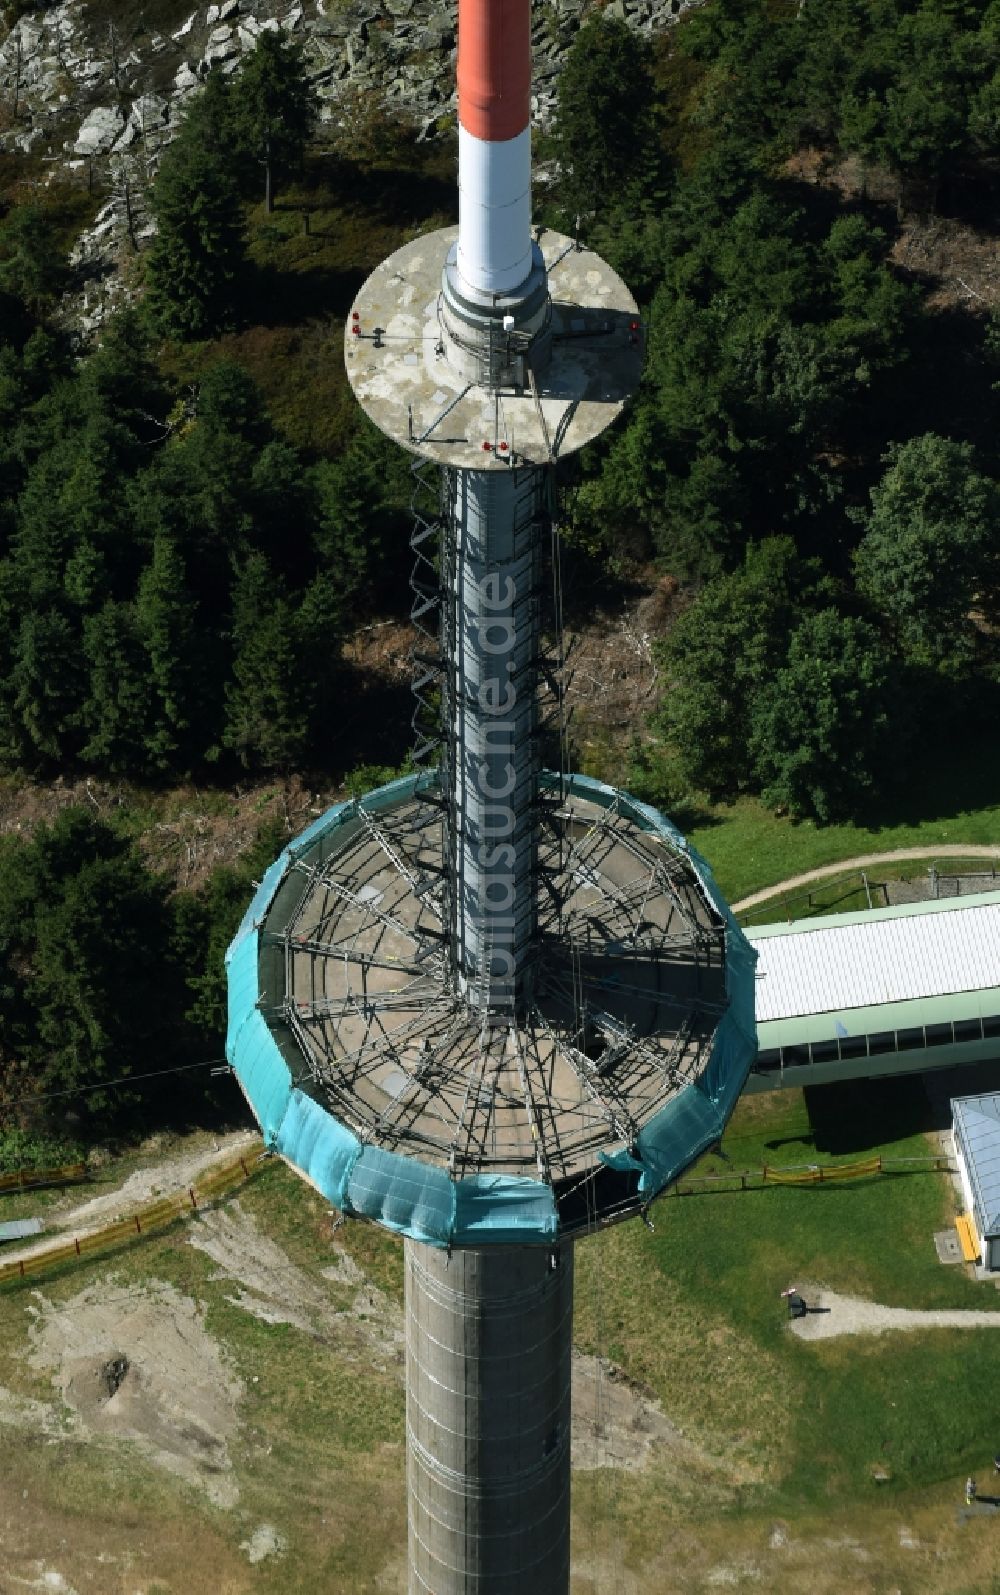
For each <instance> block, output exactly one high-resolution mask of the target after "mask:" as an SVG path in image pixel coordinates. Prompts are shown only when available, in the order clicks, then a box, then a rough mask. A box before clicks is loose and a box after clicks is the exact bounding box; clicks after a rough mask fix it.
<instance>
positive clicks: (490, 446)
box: [483, 438, 493, 454]
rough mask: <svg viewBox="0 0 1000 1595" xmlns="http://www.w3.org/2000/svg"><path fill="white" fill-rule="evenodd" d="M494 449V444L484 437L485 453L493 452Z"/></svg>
mask: <svg viewBox="0 0 1000 1595" xmlns="http://www.w3.org/2000/svg"><path fill="white" fill-rule="evenodd" d="M492 449H493V444H492V443H490V442H489V441H488V440H487V439H486V438H484V439H483V453H484V454H489V453H491V451H492Z"/></svg>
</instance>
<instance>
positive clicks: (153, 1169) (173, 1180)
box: [0, 1130, 259, 1263]
mask: <svg viewBox="0 0 1000 1595" xmlns="http://www.w3.org/2000/svg"><path fill="white" fill-rule="evenodd" d="M258 1140H259V1135H258V1132H257V1131H256V1130H236V1131H234V1132H233V1133H232V1134H230V1135H220V1136H217V1137H215V1138H214V1139H213V1140H212V1141H210V1142H209V1144H208V1145H207V1146H203V1147H201V1148H200V1149H199V1150H198V1151H196V1152H187V1153H181V1154H177V1153H175V1154H174V1155H173V1157H167V1158H165V1159H164V1160H163V1161H162V1162H160V1163H150V1164H147V1165H146V1166H145V1167H144V1168H141V1169H136V1170H135V1172H134V1173H133V1174H130V1175H129V1177H128V1179H127V1180H125V1181H123V1183H122V1184H121V1185H119V1186H117V1187H116V1188H115V1190H113V1191H105V1192H103V1193H102V1194H101V1195H100V1196H92V1197H91V1198H90V1199H89V1200H88V1201H86V1202H81V1203H80V1204H79V1206H77V1207H72V1208H69V1209H68V1210H67V1211H65V1212H54V1213H52V1214H51V1215H50V1222H51V1225H52V1230H50V1232H49V1234H48V1235H47V1236H46V1238H45V1240H43V1241H37V1242H35V1243H34V1244H32V1245H31V1246H20V1247H18V1248H17V1249H16V1250H8V1249H7V1248H6V1247H4V1248H3V1249H2V1251H0V1261H2V1262H4V1263H16V1262H17V1261H18V1260H19V1259H20V1258H22V1257H23V1258H24V1259H25V1260H27V1259H28V1258H29V1257H38V1256H40V1255H41V1254H42V1253H44V1252H47V1251H50V1250H51V1249H52V1248H53V1247H57V1246H64V1245H65V1244H66V1242H67V1241H71V1240H73V1239H74V1238H77V1239H79V1240H83V1238H84V1236H85V1235H92V1234H93V1233H94V1231H95V1230H99V1229H101V1228H102V1227H103V1226H104V1225H105V1224H108V1223H111V1222H112V1221H113V1220H114V1219H116V1218H122V1217H126V1216H127V1215H128V1214H129V1213H132V1212H134V1211H135V1210H136V1208H140V1207H144V1206H145V1205H146V1204H147V1203H148V1202H152V1201H155V1200H156V1198H157V1197H160V1196H172V1195H174V1194H175V1193H176V1192H178V1191H184V1190H186V1189H187V1187H188V1186H189V1185H193V1184H194V1182H195V1181H196V1180H197V1179H198V1178H199V1177H200V1176H201V1175H203V1174H204V1173H205V1172H206V1171H207V1170H208V1169H211V1168H213V1167H214V1166H215V1165H216V1164H217V1163H225V1162H228V1161H229V1159H230V1158H232V1157H233V1156H234V1155H238V1154H239V1153H240V1152H242V1151H244V1150H245V1149H246V1148H247V1147H249V1146H253V1145H254V1144H255V1143H257V1141H258ZM53 1230H54V1231H55V1232H56V1233H55V1234H53V1233H52V1231H53Z"/></svg>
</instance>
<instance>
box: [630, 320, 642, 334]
mask: <svg viewBox="0 0 1000 1595" xmlns="http://www.w3.org/2000/svg"><path fill="white" fill-rule="evenodd" d="M639 326H640V323H639V322H638V321H630V322H629V324H628V330H629V332H638V331H639Z"/></svg>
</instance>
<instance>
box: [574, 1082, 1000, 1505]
mask: <svg viewBox="0 0 1000 1595" xmlns="http://www.w3.org/2000/svg"><path fill="white" fill-rule="evenodd" d="M925 1122H926V1109H925V1106H924V1105H923V1104H922V1088H921V1085H920V1082H919V1080H915V1081H895V1082H885V1083H881V1084H880V1085H879V1087H878V1089H877V1090H875V1089H872V1088H869V1091H868V1093H867V1096H866V1097H865V1098H864V1099H863V1098H862V1095H861V1093H859V1092H857V1091H856V1090H854V1091H852V1090H843V1091H842V1090H841V1089H840V1088H830V1087H826V1088H824V1089H822V1090H818V1091H813V1092H812V1093H811V1096H810V1101H809V1103H808V1104H807V1103H806V1101H805V1099H804V1097H803V1094H802V1093H801V1092H792V1091H787V1092H783V1093H777V1092H776V1093H774V1094H772V1095H768V1096H761V1097H753V1098H750V1099H747V1100H746V1101H744V1102H742V1103H741V1104H740V1106H739V1107H738V1109H737V1112H736V1114H735V1116H734V1119H733V1121H732V1123H731V1125H730V1129H729V1132H728V1133H727V1136H726V1138H725V1140H724V1143H723V1149H724V1151H725V1152H726V1153H727V1154H728V1156H729V1158H730V1159H731V1165H727V1164H725V1163H723V1162H721V1161H720V1160H719V1159H705V1160H703V1163H702V1164H701V1165H700V1166H699V1169H698V1170H697V1171H696V1172H699V1173H701V1172H716V1171H722V1170H724V1169H727V1168H728V1167H730V1166H732V1167H735V1168H737V1169H739V1168H751V1167H759V1166H760V1165H761V1163H764V1162H769V1163H771V1164H779V1163H782V1164H801V1163H831V1162H836V1161H840V1160H843V1159H844V1158H847V1159H848V1160H849V1159H850V1158H851V1157H852V1156H853V1157H860V1156H866V1155H870V1154H871V1153H873V1152H875V1151H882V1152H883V1153H884V1154H886V1155H895V1156H896V1157H906V1156H920V1155H922V1154H925V1153H927V1152H928V1151H929V1150H930V1144H929V1142H928V1140H927V1138H926V1136H925V1134H924V1133H923V1130H922V1128H921V1125H922V1123H925ZM954 1209H955V1203H954V1197H953V1191H952V1187H951V1184H950V1182H949V1181H948V1179H947V1177H946V1176H943V1175H937V1174H930V1173H928V1174H914V1175H905V1176H898V1177H893V1176H882V1177H880V1178H879V1177H875V1178H873V1179H870V1180H866V1181H859V1182H857V1183H850V1184H846V1183H845V1184H841V1185H825V1186H811V1187H804V1188H798V1189H792V1188H787V1187H775V1188H770V1187H769V1188H765V1189H764V1190H759V1191H750V1192H748V1193H746V1194H740V1193H722V1194H720V1193H717V1192H712V1193H710V1194H705V1195H691V1196H684V1197H676V1196H673V1197H671V1196H667V1197H664V1198H661V1200H660V1201H659V1202H658V1203H657V1204H656V1205H655V1207H654V1209H653V1218H654V1222H655V1233H652V1234H650V1233H649V1232H648V1231H646V1230H644V1229H643V1228H642V1227H641V1226H640V1225H635V1224H632V1225H627V1226H623V1227H622V1228H620V1229H616V1230H612V1231H609V1232H608V1233H606V1234H605V1235H603V1236H600V1237H598V1238H597V1239H596V1240H590V1241H587V1242H586V1243H584V1244H583V1245H582V1246H581V1247H580V1249H579V1252H578V1268H579V1284H578V1294H577V1335H578V1339H579V1340H580V1341H581V1343H582V1344H585V1345H586V1346H587V1347H588V1348H589V1349H592V1350H596V1351H601V1352H602V1353H603V1354H604V1355H607V1356H609V1357H611V1358H612V1359H613V1360H614V1361H616V1362H620V1363H621V1364H622V1366H623V1367H625V1368H626V1369H627V1370H628V1371H629V1372H630V1373H631V1374H632V1376H633V1377H635V1378H638V1379H639V1380H640V1381H641V1382H643V1383H645V1384H647V1385H649V1386H650V1387H652V1388H653V1389H654V1390H656V1391H657V1393H658V1394H659V1395H660V1396H661V1398H662V1399H663V1401H664V1403H665V1406H666V1409H667V1410H668V1411H669V1412H670V1414H671V1416H672V1417H673V1418H674V1419H675V1421H677V1422H679V1423H681V1425H682V1426H683V1427H684V1429H685V1432H686V1433H691V1434H696V1435H698V1436H699V1437H700V1439H701V1440H702V1442H703V1444H704V1445H705V1446H706V1448H708V1449H709V1450H711V1451H714V1452H716V1453H723V1454H725V1455H727V1456H728V1457H729V1459H730V1461H731V1464H732V1468H733V1473H734V1477H738V1476H739V1474H740V1473H741V1471H742V1472H743V1473H744V1474H745V1477H746V1481H747V1482H746V1485H745V1487H744V1488H743V1489H742V1490H741V1491H740V1493H739V1497H738V1501H737V1502H736V1503H735V1504H734V1508H733V1509H734V1510H740V1511H744V1512H745V1511H747V1510H751V1511H760V1510H762V1509H765V1508H766V1509H768V1510H773V1511H777V1510H781V1511H784V1512H786V1513H790V1514H792V1515H794V1516H796V1517H798V1516H801V1514H803V1513H808V1512H813V1511H820V1510H827V1509H834V1508H837V1507H838V1506H839V1507H846V1506H848V1505H849V1503H850V1502H851V1501H852V1500H855V1501H863V1500H867V1499H869V1498H870V1496H871V1492H872V1490H873V1487H874V1486H873V1482H872V1468H873V1467H874V1466H875V1465H876V1464H877V1465H879V1466H880V1467H883V1468H885V1469H887V1470H888V1471H889V1473H890V1474H891V1480H890V1482H889V1483H888V1484H885V1485H883V1486H881V1487H880V1489H881V1491H882V1494H883V1495H885V1496H892V1495H893V1493H894V1492H895V1493H896V1494H900V1495H904V1494H905V1493H906V1492H907V1491H912V1489H913V1487H914V1486H917V1485H919V1486H923V1487H927V1486H933V1485H935V1484H938V1483H940V1482H943V1481H950V1480H952V1479H955V1478H957V1477H958V1476H959V1475H961V1474H963V1473H964V1471H965V1470H968V1469H973V1470H975V1469H976V1468H979V1469H980V1470H981V1469H982V1468H983V1466H984V1464H985V1462H986V1461H987V1460H988V1459H989V1458H991V1457H992V1455H993V1452H994V1451H995V1449H996V1441H997V1428H996V1416H995V1412H994V1410H993V1408H992V1405H991V1403H989V1402H985V1403H984V1402H983V1400H982V1391H983V1389H984V1388H991V1387H992V1385H993V1383H994V1381H996V1380H997V1379H998V1378H1000V1334H998V1333H997V1332H996V1331H994V1330H983V1331H961V1332H956V1331H946V1330H937V1331H931V1332H926V1333H925V1332H920V1333H916V1334H909V1333H907V1334H905V1335H904V1334H894V1335H891V1336H883V1337H872V1338H869V1337H850V1338H849V1339H845V1340H842V1341H841V1340H833V1341H830V1342H826V1343H824V1344H822V1345H817V1344H813V1345H809V1344H804V1343H803V1342H801V1341H799V1340H797V1339H795V1338H794V1337H793V1336H792V1335H791V1334H790V1333H789V1332H788V1326H787V1320H786V1317H785V1310H784V1304H783V1303H782V1302H781V1301H780V1299H779V1292H780V1290H781V1289H782V1288H784V1287H785V1286H786V1285H789V1284H791V1283H798V1284H800V1285H811V1284H818V1285H825V1286H827V1287H830V1288H832V1289H836V1290H838V1291H841V1292H845V1293H852V1292H853V1293H857V1294H859V1295H862V1296H866V1297H871V1298H873V1299H874V1300H876V1301H879V1302H882V1303H885V1304H887V1305H901V1306H902V1305H906V1306H909V1307H922V1308H930V1307H945V1306H948V1307H976V1308H980V1309H985V1310H990V1309H994V1308H995V1309H996V1310H997V1312H998V1317H1000V1301H998V1300H997V1298H996V1294H995V1292H993V1291H992V1290H990V1289H989V1287H987V1286H983V1285H978V1284H976V1283H975V1282H974V1281H972V1280H971V1279H969V1277H968V1276H967V1275H966V1273H965V1271H964V1269H961V1268H947V1267H943V1266H942V1265H941V1264H940V1263H938V1261H937V1258H936V1254H935V1251H934V1246H933V1233H934V1231H935V1230H937V1229H941V1228H943V1227H945V1226H946V1225H947V1223H948V1222H949V1221H950V1217H951V1215H952V1213H953V1212H954ZM972 1370H974V1375H973V1373H972Z"/></svg>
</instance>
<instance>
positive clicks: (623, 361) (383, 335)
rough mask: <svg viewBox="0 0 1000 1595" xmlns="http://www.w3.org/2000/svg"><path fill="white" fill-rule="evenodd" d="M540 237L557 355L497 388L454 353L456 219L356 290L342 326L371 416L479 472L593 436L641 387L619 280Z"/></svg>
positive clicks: (539, 232) (630, 307) (539, 457)
mask: <svg viewBox="0 0 1000 1595" xmlns="http://www.w3.org/2000/svg"><path fill="white" fill-rule="evenodd" d="M535 236H536V239H537V242H538V244H539V247H540V249H541V252H542V255H543V257H544V259H545V266H546V272H547V275H548V283H549V295H550V299H551V310H552V323H551V330H552V355H551V360H550V361H549V363H548V365H547V366H546V367H545V369H544V370H543V371H541V372H539V373H538V375H537V379H533V381H532V382H531V383H530V384H529V385H527V386H525V387H524V388H523V389H522V388H515V387H513V386H507V387H504V388H501V389H500V390H499V391H494V390H493V389H491V388H490V387H488V386H485V385H480V384H478V383H476V382H469V380H468V379H467V378H466V377H465V376H463V375H462V373H461V372H460V371H459V370H458V369H456V368H455V367H454V366H452V365H450V364H449V362H448V359H447V357H446V353H445V334H444V331H443V328H442V325H441V322H440V319H439V301H440V297H441V280H442V272H443V270H444V264H445V260H446V258H447V255H448V251H449V250H450V248H451V246H452V245H453V244H454V243H455V241H456V239H457V238H458V228H457V227H446V228H442V229H440V230H439V231H438V232H434V233H426V234H424V235H423V236H422V237H421V238H415V239H414V240H413V241H412V242H411V243H409V244H404V245H403V247H402V249H397V250H396V252H395V254H392V255H390V256H389V257H388V258H387V259H386V260H384V261H382V263H381V265H379V266H377V267H376V268H375V270H374V271H373V272H372V274H371V276H370V277H369V278H368V280H367V281H366V282H365V283H364V285H363V286H362V288H361V290H360V292H359V293H358V296H357V298H356V299H355V301H354V305H353V307H352V310H351V312H350V314H349V315H348V318H347V328H346V331H345V335H344V339H345V347H344V359H345V363H346V366H347V375H348V379H349V381H350V383H351V386H352V387H353V389H354V393H355V396H356V398H357V400H358V402H359V404H361V406H362V408H363V409H364V410H365V411H366V413H367V414H368V416H369V417H370V419H371V420H372V421H374V423H375V425H376V426H377V427H379V428H380V429H381V430H382V431H383V432H385V433H386V434H387V435H388V436H389V437H390V438H392V440H393V441H394V442H395V443H399V444H400V445H401V446H402V447H403V448H405V449H409V451H410V453H411V454H417V455H420V456H421V458H423V459H427V460H433V461H435V462H436V463H437V464H439V465H448V466H453V467H456V468H460V469H464V470H473V471H489V470H503V469H505V468H507V467H508V466H510V465H512V464H514V465H521V466H523V465H545V464H548V463H549V462H550V461H552V460H555V459H557V458H562V457H564V456H565V455H567V454H572V453H574V452H575V450H577V449H580V448H582V447H583V446H584V444H585V443H590V442H591V441H592V440H593V439H594V438H595V437H597V436H598V435H599V434H600V433H601V432H603V431H604V430H605V428H606V427H608V426H610V424H611V422H612V421H613V420H614V419H615V417H616V416H617V415H618V414H619V413H620V411H621V409H622V407H623V406H624V404H625V401H626V400H627V399H628V398H629V397H630V396H631V394H632V393H634V392H635V389H636V388H637V387H638V385H639V377H640V373H641V370H642V359H643V333H642V327H641V325H640V322H639V312H638V307H637V306H636V302H635V300H634V299H633V297H632V295H631V294H630V293H629V291H628V289H627V288H626V286H625V284H624V282H623V281H622V279H621V278H620V277H619V276H618V274H617V272H615V271H613V270H612V268H611V267H610V266H609V265H608V263H607V261H605V260H602V259H601V257H600V256H599V255H596V254H594V252H593V251H592V250H589V249H585V248H578V246H577V244H576V243H575V241H574V240H573V239H572V238H567V237H566V236H565V235H564V234H563V233H555V232H551V231H549V230H547V229H543V228H538V229H536V231H535ZM355 329H357V330H355Z"/></svg>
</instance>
